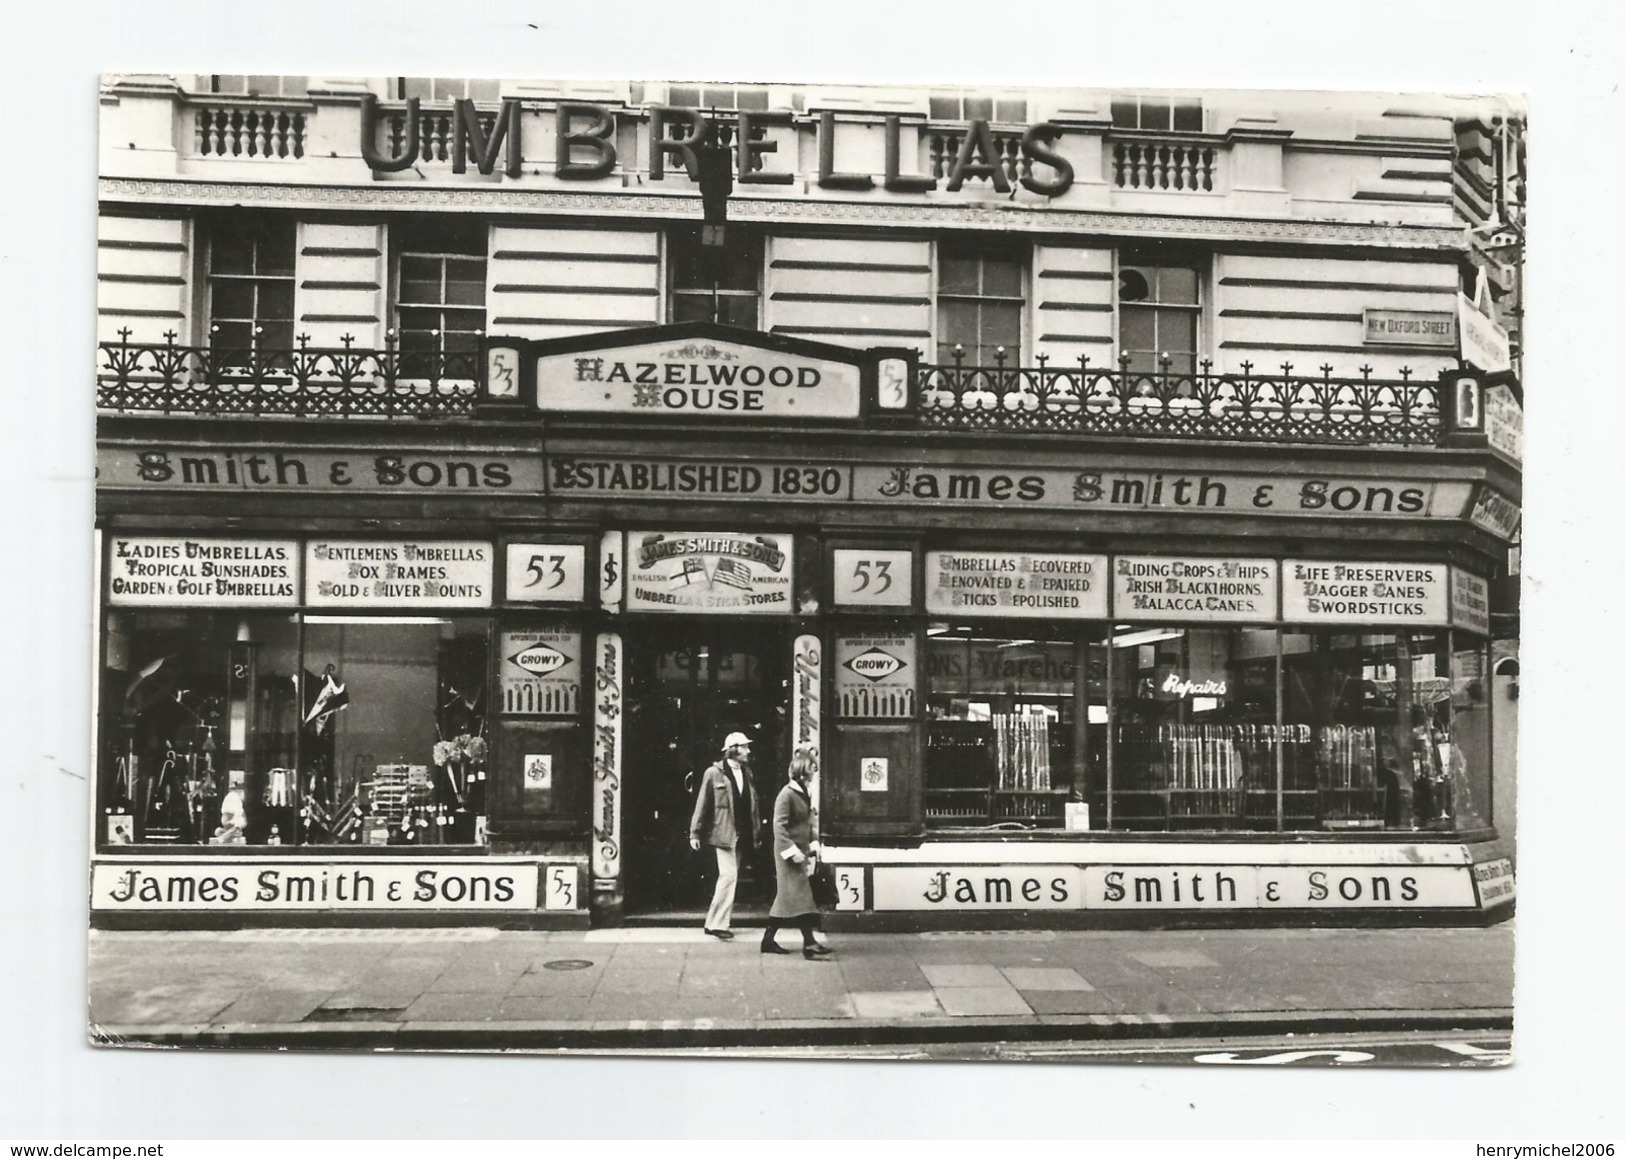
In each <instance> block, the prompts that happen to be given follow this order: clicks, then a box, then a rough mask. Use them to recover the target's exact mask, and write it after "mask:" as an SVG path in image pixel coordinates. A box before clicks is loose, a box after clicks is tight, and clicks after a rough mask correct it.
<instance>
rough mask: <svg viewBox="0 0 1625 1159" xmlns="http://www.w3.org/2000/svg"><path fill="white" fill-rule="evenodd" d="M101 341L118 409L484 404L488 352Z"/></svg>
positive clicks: (382, 410)
mask: <svg viewBox="0 0 1625 1159" xmlns="http://www.w3.org/2000/svg"><path fill="white" fill-rule="evenodd" d="M122 337H123V338H124V339H125V340H124V341H121V342H103V343H102V344H101V362H100V365H99V366H98V367H97V371H96V406H97V407H98V409H100V410H103V411H110V412H116V413H132V412H133V413H147V414H151V413H159V414H209V415H281V416H289V417H295V418H327V417H335V418H350V417H366V418H449V417H453V416H458V415H466V414H469V413H470V412H471V411H472V409H473V406H474V399H475V393H476V382H475V380H476V378H477V376H478V373H479V357H478V355H476V354H474V353H472V352H468V353H447V352H441V351H423V352H419V351H412V350H404V351H403V350H400V349H397V348H396V347H395V346H394V345H393V344H391V345H390V346H388V347H387V348H386V349H384V350H356V349H353V348H352V347H351V345H350V342H349V340H348V339H346V341H345V345H344V346H342V347H337V348H318V347H311V346H309V345H308V344H307V343H306V342H305V341H304V340H301V341H300V345H299V348H298V349H296V350H226V349H220V348H215V347H208V346H177V345H176V344H175V341H174V338H175V336H174V335H169V336H168V340H167V341H166V342H165V343H164V344H163V345H153V344H151V343H136V342H130V341H128V338H129V332H128V331H124V332H123V334H122Z"/></svg>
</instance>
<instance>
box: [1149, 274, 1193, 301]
mask: <svg viewBox="0 0 1625 1159" xmlns="http://www.w3.org/2000/svg"><path fill="white" fill-rule="evenodd" d="M1157 301H1159V302H1188V303H1191V304H1193V305H1194V304H1195V302H1196V271H1195V270H1192V269H1185V268H1182V267H1179V266H1164V267H1163V268H1162V269H1160V270H1158V271H1157Z"/></svg>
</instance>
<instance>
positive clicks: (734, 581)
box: [626, 531, 795, 615]
mask: <svg viewBox="0 0 1625 1159" xmlns="http://www.w3.org/2000/svg"><path fill="white" fill-rule="evenodd" d="M626 539H627V544H626V549H627V550H626V554H627V558H626V568H627V576H626V589H627V590H626V608H627V610H628V611H638V612H688V613H696V612H697V613H730V614H734V615H739V614H754V615H764V614H765V615H775V614H777V615H782V614H785V613H789V612H794V611H795V604H794V601H793V600H792V594H793V591H794V577H795V544H794V541H793V539H792V537H791V536H789V535H762V534H757V533H754V532H748V531H699V532H668V531H629V532H627V533H626Z"/></svg>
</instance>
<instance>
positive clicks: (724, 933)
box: [705, 930, 734, 942]
mask: <svg viewBox="0 0 1625 1159" xmlns="http://www.w3.org/2000/svg"><path fill="white" fill-rule="evenodd" d="M705 932H706V933H707V934H709V935H711V937H713V938H717V939H719V940H721V941H724V942H731V941H733V940H734V932H733V931H732V930H706V931H705Z"/></svg>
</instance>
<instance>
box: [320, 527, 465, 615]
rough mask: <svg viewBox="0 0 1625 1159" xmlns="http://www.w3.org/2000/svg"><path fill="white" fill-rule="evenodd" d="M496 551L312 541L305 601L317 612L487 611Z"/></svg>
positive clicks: (442, 544)
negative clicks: (359, 609)
mask: <svg viewBox="0 0 1625 1159" xmlns="http://www.w3.org/2000/svg"><path fill="white" fill-rule="evenodd" d="M494 561H495V552H494V551H493V550H492V548H491V545H490V544H489V543H482V542H478V541H475V540H422V541H419V540H374V539H313V540H310V541H309V542H308V543H306V544H305V602H306V603H307V604H309V605H310V606H311V607H313V608H346V607H391V608H488V607H490V606H491V603H492V591H491V587H492V583H491V581H492V579H493V575H494V571H495V562H494Z"/></svg>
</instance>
